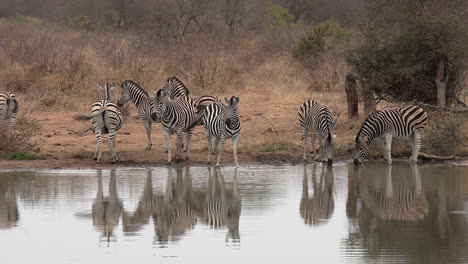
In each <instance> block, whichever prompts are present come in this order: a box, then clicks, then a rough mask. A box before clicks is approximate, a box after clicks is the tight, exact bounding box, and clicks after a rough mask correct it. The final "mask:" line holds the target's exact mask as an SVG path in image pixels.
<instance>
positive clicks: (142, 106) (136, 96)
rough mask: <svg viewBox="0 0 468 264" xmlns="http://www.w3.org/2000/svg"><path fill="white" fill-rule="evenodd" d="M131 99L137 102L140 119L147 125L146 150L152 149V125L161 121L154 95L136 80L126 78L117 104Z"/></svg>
mask: <svg viewBox="0 0 468 264" xmlns="http://www.w3.org/2000/svg"><path fill="white" fill-rule="evenodd" d="M130 100H132V102H133V103H134V104H135V107H136V108H137V110H138V114H139V115H140V119H141V120H143V124H144V125H145V129H146V135H147V137H148V145H147V146H146V150H151V147H152V146H153V143H152V142H151V126H152V124H153V122H159V120H158V118H157V115H156V107H155V103H154V97H150V96H149V95H148V93H147V92H146V91H145V90H144V89H143V88H141V87H140V86H139V85H138V84H136V83H135V82H133V81H130V80H126V81H124V82H123V83H122V93H121V95H120V98H119V101H118V103H117V105H118V106H119V107H121V106H123V105H124V104H125V103H127V102H128V101H130Z"/></svg>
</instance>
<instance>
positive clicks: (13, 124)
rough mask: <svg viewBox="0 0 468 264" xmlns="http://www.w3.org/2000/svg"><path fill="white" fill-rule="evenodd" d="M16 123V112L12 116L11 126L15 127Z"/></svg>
mask: <svg viewBox="0 0 468 264" xmlns="http://www.w3.org/2000/svg"><path fill="white" fill-rule="evenodd" d="M15 125H16V114H12V116H11V118H10V126H11V127H15Z"/></svg>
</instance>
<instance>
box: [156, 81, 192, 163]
mask: <svg viewBox="0 0 468 264" xmlns="http://www.w3.org/2000/svg"><path fill="white" fill-rule="evenodd" d="M155 96H156V105H157V116H158V118H159V119H160V120H161V123H162V125H163V128H164V134H165V138H166V144H167V162H168V164H170V163H171V160H172V155H171V150H172V145H171V134H173V133H176V135H177V141H176V155H175V159H176V161H177V162H178V161H180V159H181V158H180V153H181V148H182V140H183V138H184V137H185V140H186V148H187V150H186V151H187V152H186V157H185V159H186V160H189V159H190V146H191V144H192V132H193V128H194V126H195V125H196V123H197V121H198V116H197V113H196V109H195V107H194V106H193V104H192V103H191V101H190V100H189V98H188V97H178V98H176V99H171V98H170V96H169V93H168V92H167V91H165V90H164V89H161V90H159V91H158V92H157V93H156V94H155Z"/></svg>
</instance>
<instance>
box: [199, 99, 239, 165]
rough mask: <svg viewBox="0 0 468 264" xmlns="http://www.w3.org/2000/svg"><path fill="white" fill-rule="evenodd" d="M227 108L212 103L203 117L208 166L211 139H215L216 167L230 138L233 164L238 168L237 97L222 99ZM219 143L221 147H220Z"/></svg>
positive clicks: (221, 104)
mask: <svg viewBox="0 0 468 264" xmlns="http://www.w3.org/2000/svg"><path fill="white" fill-rule="evenodd" d="M224 99H225V101H226V103H227V104H228V105H227V106H226V105H224V104H223V103H220V102H217V103H212V104H210V105H209V106H207V107H206V109H205V111H204V113H203V116H202V121H203V126H204V127H205V134H206V138H207V140H208V164H210V163H211V148H212V146H211V138H212V137H214V138H215V154H216V156H217V157H216V158H217V159H216V166H219V161H220V160H221V155H222V153H223V152H224V144H225V142H226V139H227V138H232V153H233V155H234V163H235V165H236V167H239V162H238V161H237V143H238V142H239V138H240V130H241V126H240V125H241V124H240V119H239V112H238V104H239V101H240V99H239V97H236V96H232V97H231V99H229V100H228V99H227V97H225V98H224ZM220 143H221V145H220Z"/></svg>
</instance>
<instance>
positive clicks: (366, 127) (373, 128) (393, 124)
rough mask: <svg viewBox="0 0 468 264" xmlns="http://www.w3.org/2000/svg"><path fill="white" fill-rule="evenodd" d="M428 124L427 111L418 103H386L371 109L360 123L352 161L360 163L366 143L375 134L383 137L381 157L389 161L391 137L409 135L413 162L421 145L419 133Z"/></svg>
mask: <svg viewBox="0 0 468 264" xmlns="http://www.w3.org/2000/svg"><path fill="white" fill-rule="evenodd" d="M426 125H427V113H426V112H425V111H424V109H422V108H421V107H419V106H415V105H407V106H401V107H388V108H385V109H383V110H379V111H374V112H373V113H371V114H370V115H369V116H368V117H367V118H366V120H365V121H364V123H363V124H362V127H361V129H360V130H359V133H358V134H357V136H356V139H355V142H356V147H355V150H354V155H353V156H354V164H355V165H359V164H360V163H361V162H362V160H363V159H364V158H365V157H366V156H367V154H368V152H369V145H370V143H371V142H372V141H373V140H374V139H375V138H380V139H383V140H384V141H385V142H384V146H385V154H384V161H385V162H386V163H387V164H392V157H391V147H392V138H403V137H406V138H408V137H409V139H410V145H411V146H412V149H413V152H412V155H411V157H410V159H409V163H410V164H416V162H417V160H418V153H419V150H420V148H421V133H422V130H424V128H425V127H426Z"/></svg>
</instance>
